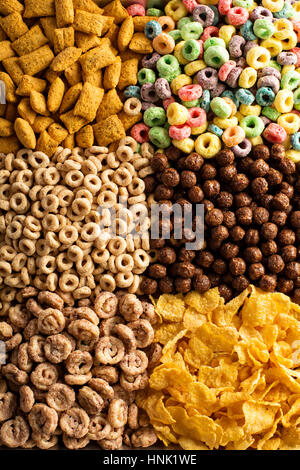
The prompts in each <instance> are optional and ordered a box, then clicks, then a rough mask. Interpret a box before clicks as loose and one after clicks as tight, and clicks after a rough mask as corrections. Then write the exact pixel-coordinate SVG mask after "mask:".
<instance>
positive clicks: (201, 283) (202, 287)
mask: <svg viewBox="0 0 300 470" xmlns="http://www.w3.org/2000/svg"><path fill="white" fill-rule="evenodd" d="M193 287H194V289H195V290H196V291H198V292H200V294H204V292H207V291H208V290H209V289H210V287H211V283H210V280H209V278H208V277H207V276H205V275H204V274H199V275H196V276H195V277H194V279H193Z"/></svg>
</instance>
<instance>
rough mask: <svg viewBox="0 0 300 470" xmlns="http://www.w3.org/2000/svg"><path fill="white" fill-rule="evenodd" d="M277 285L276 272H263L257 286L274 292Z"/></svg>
mask: <svg viewBox="0 0 300 470" xmlns="http://www.w3.org/2000/svg"><path fill="white" fill-rule="evenodd" d="M276 285H277V276H276V274H264V275H263V276H262V277H261V278H260V281H259V287H260V288H261V289H262V290H264V291H266V292H274V291H275V289H276Z"/></svg>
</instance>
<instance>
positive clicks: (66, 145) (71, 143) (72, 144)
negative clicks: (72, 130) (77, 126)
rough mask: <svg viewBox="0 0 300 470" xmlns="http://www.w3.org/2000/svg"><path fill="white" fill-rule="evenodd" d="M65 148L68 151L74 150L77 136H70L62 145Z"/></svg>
mask: <svg viewBox="0 0 300 470" xmlns="http://www.w3.org/2000/svg"><path fill="white" fill-rule="evenodd" d="M61 145H62V146H63V147H64V148H66V149H71V150H72V149H73V148H75V145H76V144H75V135H74V134H69V135H68V137H67V138H66V139H65V140H64V141H63V143H62V144H61Z"/></svg>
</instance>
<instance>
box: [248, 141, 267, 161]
mask: <svg viewBox="0 0 300 470" xmlns="http://www.w3.org/2000/svg"><path fill="white" fill-rule="evenodd" d="M252 155H253V158H255V159H263V160H268V159H269V158H270V150H269V148H268V147H267V146H266V145H264V144H259V145H256V146H255V147H253V149H252Z"/></svg>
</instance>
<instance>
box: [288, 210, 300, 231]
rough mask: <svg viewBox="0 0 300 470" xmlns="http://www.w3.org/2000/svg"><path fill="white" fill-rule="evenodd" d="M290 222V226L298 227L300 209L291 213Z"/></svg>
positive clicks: (299, 223)
mask: <svg viewBox="0 0 300 470" xmlns="http://www.w3.org/2000/svg"><path fill="white" fill-rule="evenodd" d="M290 222H291V226H292V227H294V228H300V211H295V212H292V213H291V215H290Z"/></svg>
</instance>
